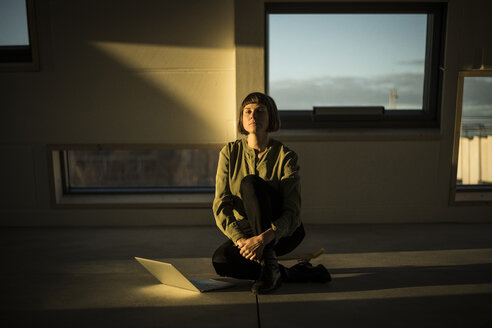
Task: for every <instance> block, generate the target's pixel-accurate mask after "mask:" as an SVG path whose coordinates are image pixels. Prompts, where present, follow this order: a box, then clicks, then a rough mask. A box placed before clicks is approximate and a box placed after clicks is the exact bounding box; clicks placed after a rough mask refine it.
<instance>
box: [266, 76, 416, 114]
mask: <svg viewBox="0 0 492 328" xmlns="http://www.w3.org/2000/svg"><path fill="white" fill-rule="evenodd" d="M391 89H396V90H397V94H398V99H397V108H399V109H420V108H422V93H423V74H418V73H401V74H391V75H381V76H377V77H357V78H356V77H332V76H324V77H321V78H314V79H310V80H281V81H276V82H272V83H271V85H270V95H271V96H272V97H273V98H274V99H275V101H276V102H277V104H278V106H279V108H280V109H312V107H313V106H385V107H386V108H387V107H388V103H389V96H390V91H391Z"/></svg>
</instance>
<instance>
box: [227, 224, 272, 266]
mask: <svg viewBox="0 0 492 328" xmlns="http://www.w3.org/2000/svg"><path fill="white" fill-rule="evenodd" d="M274 239H275V231H273V230H272V229H271V228H270V229H268V230H267V231H265V232H263V233H262V234H260V235H258V236H253V237H251V238H241V239H238V240H237V242H236V243H237V247H238V248H239V253H240V254H241V255H242V256H243V257H244V258H246V259H248V260H250V261H254V262H257V263H260V262H261V259H262V257H263V250H264V249H265V246H266V245H268V244H269V243H270V242H271V241H272V240H274Z"/></svg>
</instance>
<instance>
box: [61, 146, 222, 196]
mask: <svg viewBox="0 0 492 328" xmlns="http://www.w3.org/2000/svg"><path fill="white" fill-rule="evenodd" d="M219 151H220V149H219V148H218V147H214V148H177V149H151V150H149V149H137V150H120V149H108V150H90V149H89V150H62V151H60V156H59V158H60V168H61V171H62V172H61V173H62V185H63V193H64V194H66V195H69V194H72V195H74V194H143V193H213V192H214V190H215V189H214V188H215V175H216V172H217V162H218V157H219Z"/></svg>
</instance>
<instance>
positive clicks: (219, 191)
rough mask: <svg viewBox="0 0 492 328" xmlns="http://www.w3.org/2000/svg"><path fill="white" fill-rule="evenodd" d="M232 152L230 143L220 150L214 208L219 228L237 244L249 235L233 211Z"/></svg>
mask: <svg viewBox="0 0 492 328" xmlns="http://www.w3.org/2000/svg"><path fill="white" fill-rule="evenodd" d="M230 153H231V152H230V149H229V145H226V146H224V148H222V150H221V151H220V155H219V163H218V166H217V176H216V182H215V198H214V202H213V206H212V209H213V212H214V216H215V222H216V224H217V226H218V227H219V229H220V230H221V231H222V232H223V233H224V234H225V235H226V236H227V237H228V238H229V239H231V240H232V241H233V242H234V243H235V244H237V240H238V239H240V238H247V236H246V234H244V233H243V232H242V231H241V229H240V227H239V225H238V222H237V221H236V218H235V217H234V213H233V197H232V194H231V190H230V188H229V166H230Z"/></svg>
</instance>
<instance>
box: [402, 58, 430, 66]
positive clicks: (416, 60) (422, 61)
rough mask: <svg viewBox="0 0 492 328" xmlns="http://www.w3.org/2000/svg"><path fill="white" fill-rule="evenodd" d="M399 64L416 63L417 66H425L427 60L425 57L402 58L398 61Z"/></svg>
mask: <svg viewBox="0 0 492 328" xmlns="http://www.w3.org/2000/svg"><path fill="white" fill-rule="evenodd" d="M398 64H399V65H415V66H422V67H423V66H424V65H425V60H423V59H414V60H402V61H399V62H398Z"/></svg>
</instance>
